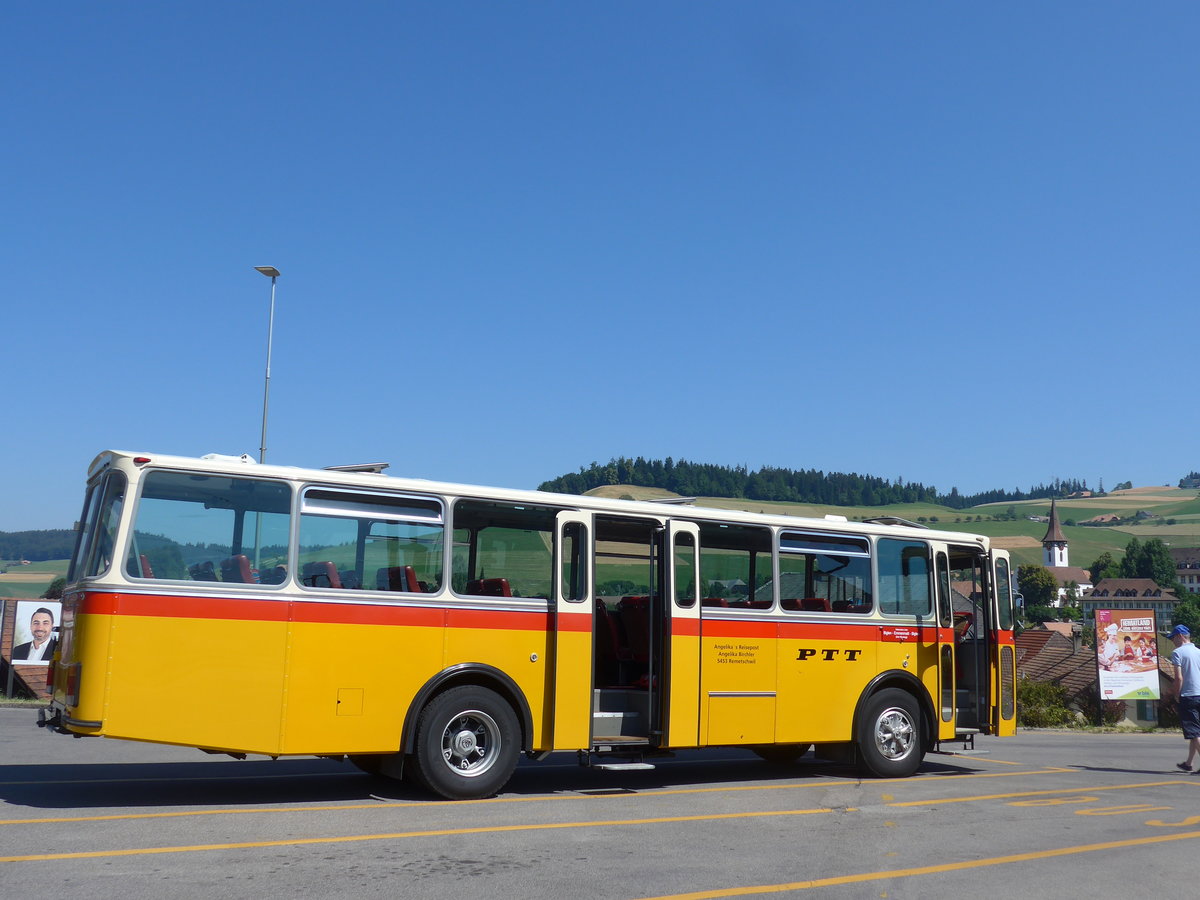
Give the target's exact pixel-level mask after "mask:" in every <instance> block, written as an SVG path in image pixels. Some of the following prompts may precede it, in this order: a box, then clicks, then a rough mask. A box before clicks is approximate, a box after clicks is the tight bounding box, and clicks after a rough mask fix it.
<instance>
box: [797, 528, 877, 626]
mask: <svg viewBox="0 0 1200 900" xmlns="http://www.w3.org/2000/svg"><path fill="white" fill-rule="evenodd" d="M806 538H807V539H809V543H807V544H805V543H804V541H803V539H806ZM789 539H790V540H793V541H794V542H795V545H794V546H784V542H785V541H786V540H789ZM798 539H799V540H798ZM795 556H805V557H812V556H827V557H837V556H843V557H846V558H847V559H865V560H866V561H867V587H868V589H869V590H870V595H869V598H868V599H869V601H870V602H869V603H868V604H865V605H866V606H867V609H861V610H858V609H837V610H834V609H830V610H828V611H825V610H811V609H793V608H791V607H790V606H784V604H783V601H784V600H785V599H788V598H785V597H784V596H783V583H782V579H783V575H784V571H783V569H784V566H783V560H784V559H785V558H787V557H795ZM775 557H776V564H777V565H776V568H777V571H776V574H775V584H776V590H775V593H776V595H777V596H776V598H775V602H776V603H777V604H778V606H779V610H780V611H781V612H783V613H786V614H789V615H797V614H800V615H813V614H816V615H837V616H854V617H856V618H859V619H861V618H866V617H869V616H874V615H875V614H876V613H877V612H878V611H879V600H878V592H879V581H878V575H879V573H878V566H877V563H876V551H875V546H874V542H873V541H872V535H866V534H857V533H849V532H834V531H821V530H819V529H810V528H797V527H795V526H785V527H781V528H780V529H779V530H778V533H777V534H776V535H775ZM823 574H829V573H823ZM807 577H808V576H807V574H806V579H807Z"/></svg>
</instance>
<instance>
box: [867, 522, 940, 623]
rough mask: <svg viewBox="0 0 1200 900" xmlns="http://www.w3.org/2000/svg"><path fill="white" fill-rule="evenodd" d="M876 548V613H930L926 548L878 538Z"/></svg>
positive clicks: (922, 614)
mask: <svg viewBox="0 0 1200 900" xmlns="http://www.w3.org/2000/svg"><path fill="white" fill-rule="evenodd" d="M878 547H879V554H878V559H879V609H880V611H881V612H883V613H885V614H888V613H890V614H892V615H901V616H918V617H920V616H928V615H929V614H930V613H931V612H932V611H933V592H932V591H931V590H930V568H931V567H930V562H929V546H928V545H927V544H925V543H923V542H922V541H903V540H897V539H895V538H880V539H879V544H878Z"/></svg>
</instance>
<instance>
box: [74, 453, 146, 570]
mask: <svg viewBox="0 0 1200 900" xmlns="http://www.w3.org/2000/svg"><path fill="white" fill-rule="evenodd" d="M118 480H119V481H120V484H121V488H120V497H121V509H120V511H119V512H118V514H117V521H116V523H115V528H114V529H112V530H113V531H115V534H111V535H110V536H109V537H110V539H111V544H110V546H109V548H108V550H109V558H108V562H107V564H106V565H105V566H104V567H103V568H98V569H97V568H96V565H95V557H96V554H97V553H98V552H99V548H100V545H101V541H100V535H101V532H103V531H105V530H106V526H105V523H106V522H108V521H109V519H110V518H111V511H112V506H113V502H112V498H113V497H114V491H113V490H112V486H113V485H114V483H116V482H117V481H118ZM95 485H96V495H95V496H96V505H95V508H94V509H93V510H92V513H91V515H90V516H89V521H88V522H87V523H85V524H84V528H86V529H87V534H86V535H82V536H81V541H80V543H81V544H82V543H83V542H85V541H86V544H87V546H86V547H83V546H81V547H80V556H79V563H78V571H76V568H77V567H76V565H75V564H72V566H71V567H70V568H71V572H70V574H71V576H72V580H80V581H82V580H84V579H88V578H103V577H105V576H107V575H108V574H109V573H110V572H117V571H120V570H121V568H122V567H121V566H119V565H117V560H119V559H120V560H123V559H124V558H125V557H124V547H123V546H121V547H118V546H117V544H118V543H121V544H123V543H124V540H123V539H124V537H125V535H124V531H125V529H123V528H122V526H121V520H122V519H123V518H124V517H125V516H126V515H128V514H129V510H130V507H131V506H132V504H131V503H130V502H129V486H130V479H129V477H128V476H127V475H126V474H125V473H124V472H122V471H121V470H120V469H109V470H107V471H106V472H105V473H104V474H103V475H102V476H101V477H100V478H98V479H97V480H96V482H95ZM106 510H107V511H108V513H109V516H107V517H106V516H105V511H106ZM129 530H130V531H132V529H129ZM93 570H94V571H93Z"/></svg>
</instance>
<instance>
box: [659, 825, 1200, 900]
mask: <svg viewBox="0 0 1200 900" xmlns="http://www.w3.org/2000/svg"><path fill="white" fill-rule="evenodd" d="M1195 838H1200V831H1189V832H1186V833H1184V834H1164V835H1157V836H1155V837H1145V838H1130V839H1129V840H1125V841H1108V842H1106V843H1103V844H1081V845H1079V846H1077V847H1060V848H1058V849H1056V850H1035V851H1033V852H1031V853H1014V854H1012V855H1010V856H993V857H991V858H990V859H974V860H967V861H965V862H956V863H942V864H940V865H936V866H917V867H913V868H909V869H890V870H888V871H885V872H862V873H859V874H857V875H835V876H833V877H831V878H815V879H812V880H811V881H792V882H787V883H784V884H762V885H751V886H747V887H737V888H721V889H717V890H712V891H693V892H692V893H688V894H663V895H661V896H658V897H647V898H644V900H712V898H718V897H746V896H749V895H751V894H782V893H785V892H788V891H807V890H812V889H813V888H824V887H837V886H840V885H845V884H862V883H864V882H868V881H883V880H885V879H889V878H912V877H914V876H917V875H937V874H939V873H941V872H956V871H962V870H963V869H981V868H985V867H987V866H1001V865H1006V864H1008V863H1017V862H1032V861H1034V860H1039V859H1054V858H1056V857H1062V856H1073V855H1075V854H1078V853H1094V852H1096V851H1098V850H1120V849H1124V848H1126V847H1141V846H1146V845H1148V844H1161V843H1165V842H1167V841H1185V840H1194V839H1195Z"/></svg>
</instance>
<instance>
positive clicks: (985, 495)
mask: <svg viewBox="0 0 1200 900" xmlns="http://www.w3.org/2000/svg"><path fill="white" fill-rule="evenodd" d="M606 484H635V485H639V486H641V487H654V488H662V489H664V490H668V491H672V492H674V493H676V494H682V495H684V496H687V497H731V498H735V499H745V500H777V501H784V502H790V503H819V504H823V505H827V506H887V505H889V504H892V503H936V504H939V505H941V506H948V507H950V508H951V509H967V508H968V507H972V506H978V505H980V504H981V503H1000V502H1006V501H1013V500H1038V499H1042V498H1050V497H1065V496H1066V495H1067V494H1071V493H1074V492H1075V491H1086V490H1087V489H1088V488H1087V482H1086V481H1079V480H1077V479H1068V480H1062V479H1059V478H1056V479H1054V481H1053V482H1052V483H1051V484H1039V485H1037V486H1035V487H1031V488H1030V489H1029V490H1027V491H1023V490H1021V489H1020V488H1014V489H1013V490H1011V491H1006V490H1002V489H997V490H992V491H984V492H982V493H978V494H960V493H959V492H958V488H951V490H950V493H948V494H941V493H938V490H937V488H935V487H933V486H931V485H923V484H919V483H917V482H913V481H904V480H903V479H900V478H897V479H896V480H894V481H888V480H887V479H886V478H879V477H875V476H871V475H858V474H855V473H844V472H822V471H819V470H817V469H781V468H773V467H764V468H761V469H755V470H749V469H747V468H746V467H745V466H719V465H713V464H711V463H694V462H688V461H687V460H685V459H681V460H678V461H676V460H673V459H671V457H669V456H668V457H667V458H666V459H665V460H657V459H654V460H646V459H643V458H642V457H640V456H639V457H638V458H637V459H629V458H624V457H622V458H619V459H611V460H609V461H608V462H607V463H603V464H602V463H596V462H593V463H592V464H591V465H590V466H588V467H587V468H583V467H580V469H579V471H578V472H573V473H569V474H567V475H561V476H559V477H558V478H555V479H552V480H550V481H545V482H543V483H542V484H540V485H539V486H538V489H539V490H543V491H554V492H557V493H563V494H583V493H585V492H587V491H590V490H592V489H593V488H597V487H600V486H601V485H606Z"/></svg>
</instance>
